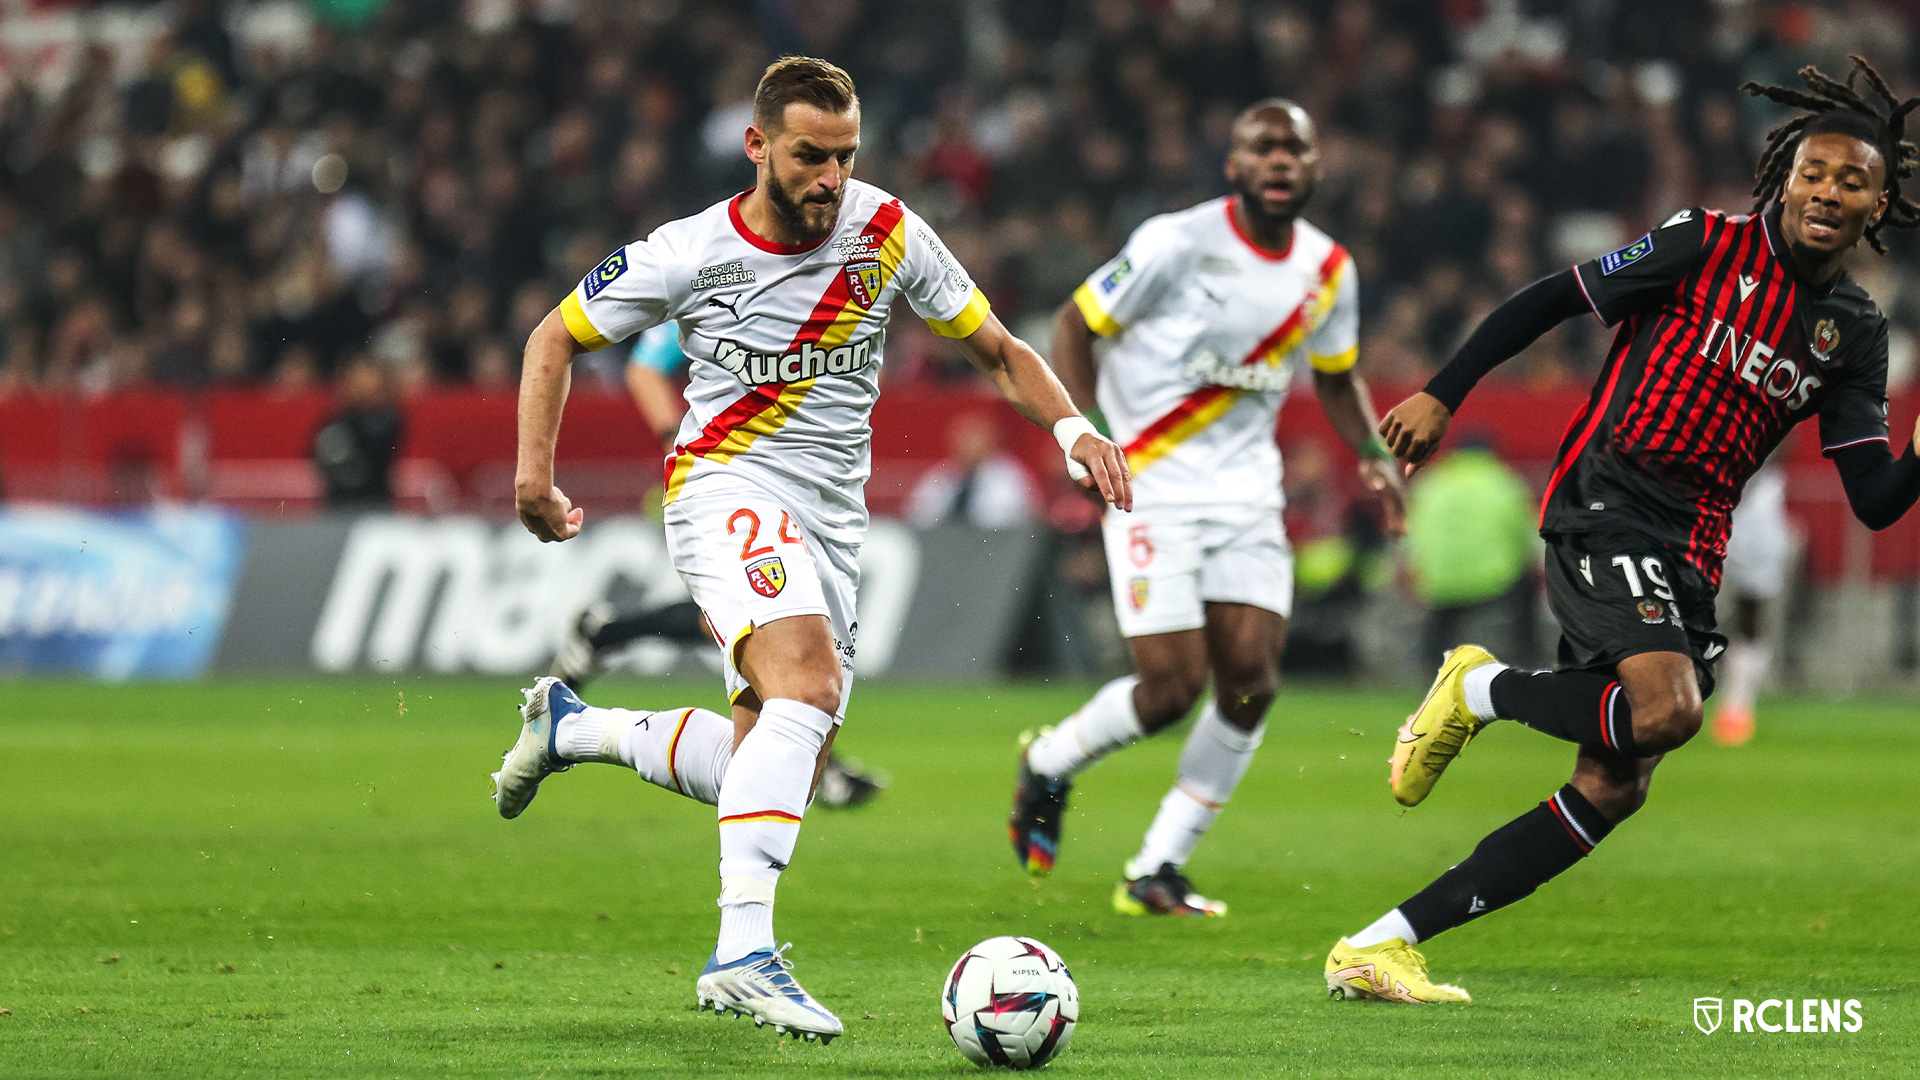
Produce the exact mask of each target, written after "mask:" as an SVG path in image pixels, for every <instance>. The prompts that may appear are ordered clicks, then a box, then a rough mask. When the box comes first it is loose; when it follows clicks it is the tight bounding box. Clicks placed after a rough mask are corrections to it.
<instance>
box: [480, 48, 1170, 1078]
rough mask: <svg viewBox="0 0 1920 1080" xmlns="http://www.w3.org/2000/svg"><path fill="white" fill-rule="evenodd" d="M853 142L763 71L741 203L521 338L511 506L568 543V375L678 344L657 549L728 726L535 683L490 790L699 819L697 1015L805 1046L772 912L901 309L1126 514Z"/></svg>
mask: <svg viewBox="0 0 1920 1080" xmlns="http://www.w3.org/2000/svg"><path fill="white" fill-rule="evenodd" d="M859 146H860V99H859V97H858V96H857V95H856V94H855V92H854V87H853V80H852V79H851V78H849V77H848V75H847V73H846V72H845V71H842V70H841V69H839V68H837V67H835V66H834V65H832V64H829V63H827V62H826V61H824V60H816V59H812V58H809V57H786V58H783V59H781V60H778V61H775V62H774V63H773V64H772V65H771V66H769V67H768V68H767V70H766V73H765V74H764V75H763V76H762V77H761V80H760V85H759V88H758V90H757V92H756V94H755V97H754V113H753V124H752V126H750V127H749V128H747V130H746V133H745V149H746V153H747V157H748V158H749V159H750V160H751V161H752V162H753V163H754V166H755V171H756V174H757V179H756V183H755V186H754V187H753V188H752V189H751V190H749V191H745V192H742V193H740V194H739V195H737V196H735V197H733V198H731V199H728V200H726V201H724V202H720V203H716V204H714V205H713V206H711V207H709V208H708V209H706V210H705V211H703V212H701V213H699V214H695V215H694V216H692V217H688V218H682V219H680V220H678V221H672V222H668V223H667V224H665V225H663V226H661V227H660V228H659V229H658V230H656V231H655V232H654V233H653V234H652V235H651V236H649V237H647V238H646V239H645V240H637V241H634V242H633V243H630V244H627V245H625V246H623V247H622V248H620V249H619V250H618V251H615V252H614V253H613V254H611V255H609V256H607V258H606V260H605V261H604V262H602V263H601V264H600V265H599V266H598V267H596V268H595V269H594V270H593V271H592V272H591V273H589V274H588V275H587V277H586V278H585V279H584V280H583V281H581V283H580V284H579V286H578V287H576V288H575V289H574V291H573V292H572V293H570V294H568V296H567V298H566V299H565V300H563V301H562V302H561V303H560V306H559V307H558V308H556V309H555V310H554V311H553V312H552V313H550V314H549V315H548V316H547V318H546V320H545V321H544V322H542V323H541V325H540V326H539V328H538V329H536V330H535V331H534V333H533V336H532V337H531V339H530V340H529V341H528V343H527V353H526V362H525V366H524V370H523V374H522V376H521V383H520V420H519V424H520V452H519V465H518V471H517V475H516V478H515V483H514V489H515V494H516V497H517V500H518V504H519V512H520V520H521V522H522V523H523V524H525V525H526V527H527V529H528V530H529V531H531V532H532V533H533V534H534V535H535V536H538V537H539V538H540V539H541V540H544V541H558V540H566V539H568V538H570V537H572V536H574V535H576V534H577V533H578V532H579V531H580V528H581V525H582V519H583V515H582V512H581V510H580V509H578V508H576V507H574V506H573V505H572V504H571V503H570V502H569V501H568V500H567V498H566V496H565V495H564V494H562V492H561V491H560V489H559V488H558V487H556V486H554V475H553V456H554V447H555V442H556V440H557V439H558V437H559V429H560V415H561V409H562V406H563V404H564V403H565V401H566V392H567V386H568V378H569V373H570V370H571V368H570V365H571V362H572V360H573V358H574V357H575V356H577V355H579V354H580V353H582V352H586V351H590V350H593V349H598V348H602V347H604V346H606V345H607V344H609V343H610V342H614V341H619V340H622V339H624V338H627V337H629V336H631V335H633V334H635V333H638V332H641V331H644V330H647V329H649V328H650V327H654V326H658V325H660V324H662V323H665V322H669V321H671V322H673V323H675V324H677V328H678V333H679V335H680V345H681V348H682V349H683V350H684V351H685V352H686V354H687V355H688V356H689V357H690V358H692V360H693V366H692V368H691V382H690V383H689V385H688V386H687V390H686V398H687V405H688V409H687V412H686V415H685V416H684V417H683V418H682V419H681V421H680V429H679V433H678V435H677V437H676V439H675V442H674V446H673V449H672V452H671V453H669V454H668V455H667V457H666V461H665V469H664V479H665V484H666V487H665V492H664V494H663V496H662V502H663V503H664V508H663V517H664V518H665V523H666V533H667V551H668V554H669V555H670V556H671V558H672V559H673V565H674V569H675V570H676V571H678V572H679V574H680V577H681V579H682V580H683V581H684V582H685V583H686V586H687V591H688V592H689V593H690V594H691V595H692V597H693V600H694V601H695V602H696V603H698V604H699V605H700V610H701V613H702V615H703V616H704V618H705V621H706V624H707V629H708V630H709V631H710V632H711V634H712V636H713V638H714V640H715V641H716V642H717V643H718V645H719V647H720V655H721V660H722V663H723V664H724V666H725V674H726V685H727V691H728V697H729V700H731V702H732V711H733V716H732V717H731V718H728V717H723V716H720V715H719V714H717V713H713V712H709V711H707V710H704V709H698V708H664V709H661V710H658V711H647V710H628V709H602V708H594V707H591V706H588V705H587V704H586V703H584V702H583V701H581V700H580V698H579V697H577V696H576V695H574V693H573V692H572V691H571V690H569V689H568V688H567V686H566V684H565V683H563V682H561V681H560V680H558V679H556V678H553V677H551V676H549V677H547V678H543V679H541V680H540V681H539V682H537V683H536V684H535V685H534V686H533V688H532V689H530V690H528V691H527V692H526V701H525V704H524V706H523V707H522V710H521V715H522V717H523V723H522V725H521V730H520V737H519V741H518V742H516V743H515V745H514V746H513V748H512V749H511V750H509V751H508V752H507V754H506V758H505V761H504V762H503V763H502V765H501V768H500V771H499V772H497V773H495V774H494V789H495V792H494V799H495V802H496V803H497V804H498V807H499V811H500V814H501V816H503V817H509V818H511V817H516V816H518V815H519V814H520V813H521V812H522V811H524V810H525V809H526V807H527V805H528V804H529V803H530V802H532V800H533V798H534V795H535V794H536V793H537V792H538V790H539V786H540V783H541V782H542V781H543V780H545V779H546V778H547V777H548V776H550V775H552V774H553V773H555V772H559V771H561V770H563V769H567V768H571V767H572V766H574V765H576V764H580V763H583V762H600V763H605V764H610V765H616V766H621V767H624V768H628V769H633V770H635V771H637V772H639V773H640V775H641V776H642V777H643V778H645V779H647V780H648V781H650V782H652V783H653V784H655V785H657V786H659V787H662V788H665V789H667V790H669V791H672V792H674V793H676V794H679V795H684V796H686V797H688V798H692V799H696V800H698V801H701V802H704V803H708V804H710V805H713V806H715V807H716V809H717V813H718V818H719V831H720V933H719V940H718V942H717V943H716V945H715V947H714V950H713V953H712V955H711V956H710V957H709V958H708V960H707V963H706V966H705V969H704V970H703V971H702V972H701V973H700V976H699V978H698V980H697V982H696V989H695V994H696V999H697V1001H698V1002H699V1004H700V1005H701V1006H703V1007H707V1008H712V1009H713V1010H714V1011H716V1012H723V1011H724V1012H732V1013H735V1014H737V1015H744V1016H748V1017H751V1018H752V1019H753V1020H754V1022H755V1023H756V1024H761V1025H772V1026H773V1027H774V1029H775V1030H776V1031H779V1032H782V1033H785V1034H790V1035H793V1036H795V1037H796V1038H798V1037H801V1036H804V1037H806V1038H807V1039H809V1040H813V1039H819V1040H821V1041H826V1040H829V1039H832V1038H834V1037H836V1036H838V1035H840V1034H841V1033H843V1031H844V1030H845V1028H844V1027H843V1026H842V1024H841V1022H840V1020H839V1018H838V1017H836V1016H834V1014H833V1013H832V1011H831V1010H829V1009H827V1008H826V1007H825V1006H824V1005H822V1004H821V1003H820V1002H819V1001H817V1000H816V999H815V998H814V997H813V996H812V995H811V994H808V993H807V992H806V991H805V990H803V989H802V988H801V986H800V983H799V982H798V980H796V979H795V978H794V976H793V974H792V971H791V968H792V964H791V962H790V961H789V960H788V959H787V957H786V955H785V947H784V946H782V947H779V948H776V947H775V944H776V939H775V937H774V933H773V904H774V896H775V889H776V886H777V885H778V883H779V880H780V875H781V872H782V871H784V870H785V869H786V868H787V865H788V863H789V862H790V861H792V859H793V857H794V845H795V843H796V841H797V840H798V838H799V833H800V827H801V822H802V819H803V818H804V816H805V814H806V811H807V806H808V804H809V802H810V801H811V798H812V794H813V791H814V788H815V785H817V783H818V781H819V770H820V768H821V766H822V765H823V764H824V762H825V761H826V758H827V755H828V754H829V753H830V751H831V749H832V746H833V739H834V735H835V733H836V732H837V731H838V730H839V725H840V723H841V721H842V719H843V718H844V717H845V715H846V707H847V695H848V693H849V691H850V690H851V688H852V668H853V657H854V627H855V625H856V623H855V614H854V611H855V600H856V597H855V593H856V590H857V589H858V587H859V582H860V565H859V552H860V543H861V540H862V538H863V537H864V535H865V532H866V526H867V510H866V505H865V502H864V497H863V485H864V483H865V481H866V478H867V476H868V474H869V472H870V466H871V461H870V454H869V451H870V443H871V440H872V429H871V427H870V426H869V423H868V417H869V416H870V414H871V412H872V410H873V405H874V400H875V399H876V398H877V397H878V395H879V393H880V366H881V363H882V359H883V356H884V352H885V346H886V329H887V325H888V323H889V321H890V320H891V318H892V317H893V315H894V314H895V313H897V312H899V311H900V310H901V308H902V306H903V305H904V306H905V307H907V308H910V309H911V310H912V311H913V312H914V313H915V314H916V315H918V316H920V317H921V318H922V319H924V320H926V322H927V324H928V326H929V327H931V329H932V330H933V332H934V333H935V334H939V335H942V336H945V337H949V338H953V339H955V341H956V342H957V343H958V345H959V348H960V350H961V351H962V352H963V353H965V354H966V355H967V357H968V359H970V360H972V361H973V362H974V363H975V364H976V365H977V366H978V367H979V368H980V369H981V370H982V371H984V372H985V373H986V374H987V375H988V376H989V377H991V378H992V379H993V381H994V383H995V384H996V385H997V386H998V387H999V389H1000V391H1001V393H1002V394H1004V395H1005V396H1006V397H1007V399H1008V400H1009V401H1010V402H1011V403H1012V404H1013V406H1014V407H1015V408H1016V409H1017V410H1019V411H1020V413H1021V414H1022V415H1024V416H1026V417H1027V418H1028V419H1029V420H1031V421H1033V422H1034V423H1037V424H1040V425H1042V426H1045V427H1048V428H1051V429H1052V430H1053V433H1054V437H1055V438H1056V439H1057V440H1059V442H1060V445H1061V448H1062V453H1063V455H1064V457H1065V467H1066V469H1067V471H1068V473H1069V475H1072V476H1075V477H1076V478H1078V479H1080V480H1081V482H1082V483H1084V484H1086V485H1088V486H1089V487H1097V488H1098V490H1099V491H1100V493H1101V496H1102V497H1103V498H1105V499H1108V500H1110V501H1111V502H1113V503H1114V504H1115V505H1117V506H1119V507H1120V508H1121V509H1123V510H1124V509H1126V508H1127V507H1128V506H1130V505H1131V501H1132V500H1131V497H1130V495H1129V493H1128V486H1127V472H1126V461H1125V459H1124V457H1123V456H1122V455H1121V453H1120V450H1119V448H1118V447H1117V446H1115V445H1114V444H1113V443H1112V442H1111V441H1109V440H1107V439H1106V438H1104V437H1103V436H1101V435H1099V434H1098V433H1097V432H1095V431H1094V428H1093V425H1092V424H1091V423H1090V422H1089V421H1088V420H1087V419H1086V418H1085V417H1083V416H1081V415H1080V413H1079V412H1078V411H1077V410H1075V409H1074V407H1073V404H1072V402H1071V401H1069V400H1068V398H1067V394H1066V391H1065V390H1064V389H1062V387H1061V385H1060V383H1059V382H1058V381H1057V380H1056V379H1055V378H1054V377H1053V374H1052V372H1051V371H1050V370H1049V369H1048V367H1047V365H1046V362H1045V361H1043V360H1041V359H1040V357H1039V355H1038V354H1036V353H1035V352H1034V351H1033V350H1032V349H1031V348H1029V347H1028V346H1027V345H1026V343H1025V342H1022V341H1021V340H1020V339H1019V338H1016V337H1014V336H1013V335H1012V334H1010V333H1008V332H1007V330H1006V328H1005V327H1004V326H1002V325H1001V323H1000V320H999V319H998V318H997V317H995V316H994V314H993V312H992V310H991V308H990V307H989V305H988V303H987V299H986V297H985V296H984V295H982V294H981V292H980V290H978V289H977V288H975V287H974V284H973V279H972V278H971V277H969V276H968V275H967V272H966V270H965V269H964V268H963V267H961V265H960V263H959V262H958V261H957V260H956V259H955V258H954V257H953V255H952V254H951V253H949V252H948V251H947V249H946V247H945V245H943V244H942V243H941V242H940V239H939V237H938V236H936V235H935V234H934V232H933V230H932V228H931V227H929V226H928V225H927V223H926V222H925V221H923V220H921V219H920V218H919V217H918V216H917V215H915V214H914V213H913V212H912V211H911V210H909V209H908V208H907V207H906V206H905V205H904V204H902V203H901V201H900V200H899V199H896V198H894V197H893V196H891V195H889V194H887V193H886V192H884V191H882V190H880V189H879V188H876V187H874V186H872V185H870V184H866V183H863V182H861V181H859V180H855V179H853V178H852V175H851V174H852V171H853V162H854V156H855V153H856V152H857V151H858V149H859Z"/></svg>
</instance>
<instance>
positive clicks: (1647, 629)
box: [1546, 531, 1727, 698]
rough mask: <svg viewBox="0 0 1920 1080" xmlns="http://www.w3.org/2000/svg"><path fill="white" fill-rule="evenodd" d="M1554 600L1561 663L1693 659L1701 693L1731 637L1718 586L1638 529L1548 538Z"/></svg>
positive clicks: (1707, 691)
mask: <svg viewBox="0 0 1920 1080" xmlns="http://www.w3.org/2000/svg"><path fill="white" fill-rule="evenodd" d="M1546 569H1547V606H1548V608H1550V609H1551V610H1552V611H1553V617H1554V619H1555V620H1556V621H1558V622H1559V624H1560V655H1559V667H1560V669H1561V670H1567V669H1580V670H1605V669H1608V668H1611V667H1613V666H1614V665H1616V664H1618V663H1619V662H1620V661H1622V660H1625V659H1626V658H1627V657H1629V656H1638V655H1640V654H1641V653H1649V652H1677V653H1685V654H1686V655H1688V656H1691V657H1692V658H1693V666H1694V672H1695V673H1696V674H1697V675H1698V676H1699V679H1700V696H1701V697H1702V698H1705V697H1707V696H1709V695H1711V694H1712V693H1713V684H1714V683H1713V664H1714V662H1715V661H1717V660H1718V659H1719V658H1720V655H1721V653H1723V652H1725V651H1726V648H1727V639H1726V637H1725V636H1724V635H1722V634H1720V633H1717V632H1716V631H1715V625H1716V623H1715V619H1714V612H1713V601H1714V589H1713V586H1712V585H1710V584H1708V582H1707V579H1706V578H1705V576H1703V575H1702V574H1701V573H1700V571H1699V570H1697V569H1695V568H1694V567H1693V565H1692V564H1690V563H1689V562H1687V561H1686V560H1685V559H1682V558H1678V557H1676V556H1675V555H1674V554H1673V553H1672V552H1671V551H1669V550H1667V549H1666V548H1664V547H1662V546H1661V545H1659V544H1656V543H1654V542H1653V541H1652V540H1650V539H1648V538H1646V537H1644V536H1641V535H1639V534H1637V533H1632V532H1626V531H1620V532H1596V533H1566V534H1559V535H1555V536H1551V537H1549V538H1548V540H1547V567H1546Z"/></svg>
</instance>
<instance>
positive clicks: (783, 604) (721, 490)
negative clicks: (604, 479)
mask: <svg viewBox="0 0 1920 1080" xmlns="http://www.w3.org/2000/svg"><path fill="white" fill-rule="evenodd" d="M664 517H665V518H666V527H667V554H668V556H669V557H670V558H672V560H673V568H674V569H675V570H677V571H679V574H680V580H682V581H684V582H686V585H687V592H689V593H690V594H692V596H693V601H694V603H696V604H699V605H700V610H701V611H703V612H705V613H706V618H707V629H708V630H709V631H711V632H712V633H713V637H714V641H715V643H716V644H718V645H719V646H720V656H721V662H722V664H723V665H724V667H725V672H726V680H727V700H728V701H735V700H738V699H739V697H740V695H741V694H743V693H745V692H746V690H747V680H746V679H745V677H743V676H742V675H741V674H740V670H739V668H738V667H737V666H736V661H737V658H738V657H737V652H738V650H739V648H740V644H741V642H743V641H745V640H746V638H747V635H749V634H751V633H753V631H754V628H755V627H759V626H765V625H766V624H768V623H770V622H773V621H775V620H776V619H785V618H789V617H791V616H794V615H825V616H826V617H827V622H828V623H829V624H830V626H831V627H832V631H833V644H834V651H835V652H837V653H839V654H840V708H839V710H838V711H837V713H836V714H835V716H834V720H835V722H839V721H840V720H844V719H845V718H846V713H847V696H848V695H849V694H850V693H851V692H852V690H853V640H854V627H855V615H854V596H855V594H856V592H857V591H858V590H859V588H860V552H859V550H858V549H857V548H850V547H847V546H845V545H841V544H833V543H828V542H826V541H823V540H821V539H820V538H819V537H818V536H816V535H814V534H813V533H811V532H809V531H808V530H807V529H806V528H805V527H803V526H802V525H801V524H800V521H799V519H798V518H797V517H796V516H795V515H793V514H792V513H790V512H789V511H788V510H787V508H786V506H784V505H783V504H782V502H781V500H780V499H778V498H776V497H775V496H774V495H772V494H770V493H769V492H768V491H767V490H766V489H764V488H762V487H760V486H758V485H756V484H753V483H750V482H748V481H746V480H742V479H739V478H737V477H732V476H725V475H714V474H711V473H709V474H707V475H705V476H699V477H695V478H694V479H692V480H689V481H688V482H687V484H686V486H685V487H684V488H682V489H681V491H680V496H679V498H676V499H675V500H673V502H671V503H668V504H667V506H666V508H665V514H664Z"/></svg>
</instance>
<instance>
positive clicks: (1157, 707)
mask: <svg viewBox="0 0 1920 1080" xmlns="http://www.w3.org/2000/svg"><path fill="white" fill-rule="evenodd" d="M1206 687H1207V684H1206V678H1205V675H1204V674H1201V675H1193V674H1189V673H1187V672H1157V673H1154V674H1152V675H1142V676H1141V677H1140V685H1139V686H1138V687H1137V688H1135V690H1134V695H1133V705H1134V709H1135V711H1137V712H1138V713H1139V714H1140V726H1141V727H1142V728H1145V729H1146V730H1147V731H1148V732H1149V733H1152V732H1155V731H1159V730H1160V729H1161V728H1164V727H1167V726H1169V725H1172V724H1175V723H1178V722H1179V721H1180V719H1181V718H1182V717H1184V716H1186V715H1187V714H1188V713H1189V712H1192V711H1193V706H1194V703H1195V702H1197V701H1199V700H1200V695H1201V693H1203V692H1204V691H1205V690H1206Z"/></svg>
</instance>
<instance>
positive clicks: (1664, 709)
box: [1633, 697, 1701, 754]
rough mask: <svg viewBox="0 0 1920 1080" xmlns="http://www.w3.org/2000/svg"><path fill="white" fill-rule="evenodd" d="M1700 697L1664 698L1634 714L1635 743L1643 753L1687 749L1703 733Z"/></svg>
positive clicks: (1637, 708)
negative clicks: (1682, 747) (1691, 740)
mask: <svg viewBox="0 0 1920 1080" xmlns="http://www.w3.org/2000/svg"><path fill="white" fill-rule="evenodd" d="M1700 720H1701V707H1700V700H1699V698H1697V697H1692V698H1679V697H1663V698H1661V699H1658V700H1656V701H1653V702H1651V703H1649V704H1648V705H1647V706H1645V707H1640V706H1636V707H1635V708H1634V710H1633V740H1634V742H1635V743H1636V744H1637V745H1638V746H1639V748H1640V750H1641V752H1643V753H1648V754H1664V753H1666V752H1667V751H1669V750H1673V749H1677V748H1678V747H1681V746H1684V745H1686V743H1687V741H1688V740H1689V739H1692V738H1693V737H1694V736H1695V735H1697V734H1699V732H1700Z"/></svg>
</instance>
